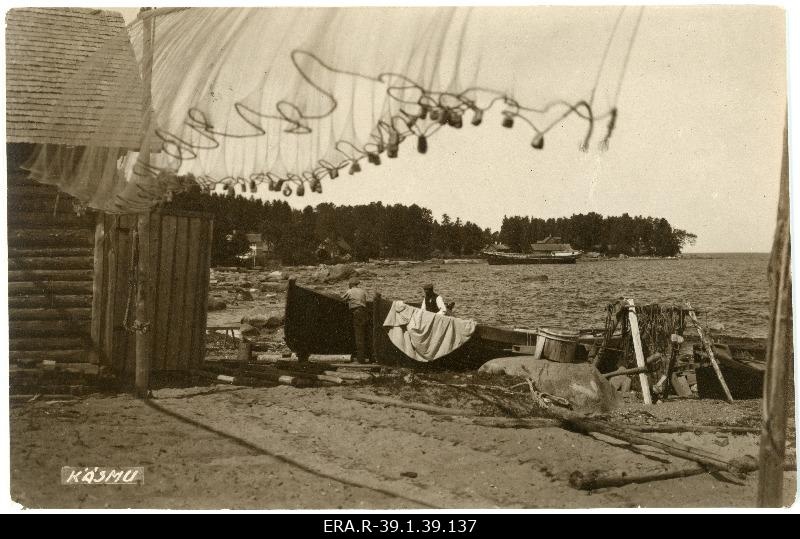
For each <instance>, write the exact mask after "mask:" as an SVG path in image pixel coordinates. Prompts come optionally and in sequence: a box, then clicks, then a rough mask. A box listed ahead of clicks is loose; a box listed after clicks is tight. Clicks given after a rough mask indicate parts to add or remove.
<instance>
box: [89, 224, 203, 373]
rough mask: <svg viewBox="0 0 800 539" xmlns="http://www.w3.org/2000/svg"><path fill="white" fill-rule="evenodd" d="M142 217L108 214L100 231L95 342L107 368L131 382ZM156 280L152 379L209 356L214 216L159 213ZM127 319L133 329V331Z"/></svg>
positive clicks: (154, 241)
mask: <svg viewBox="0 0 800 539" xmlns="http://www.w3.org/2000/svg"><path fill="white" fill-rule="evenodd" d="M136 224H137V217H136V216H135V215H103V216H101V217H100V218H99V219H98V222H97V226H96V230H95V269H96V271H95V281H94V290H95V293H94V301H93V316H92V324H91V334H92V339H93V341H94V342H95V343H97V349H98V350H99V357H98V361H99V363H100V365H101V366H104V367H108V368H110V369H111V370H112V371H113V372H114V373H115V374H116V375H118V376H121V377H123V378H132V377H133V376H134V373H135V363H136V346H135V341H136V335H135V333H134V332H133V331H131V329H130V323H131V322H133V319H134V316H135V297H136V293H135V288H134V287H133V282H134V281H135V274H134V272H133V268H135V267H136V264H135V263H133V256H134V254H133V250H132V247H133V242H134V240H135V238H136V235H135V234H134V230H135V229H136ZM150 226H151V229H150V241H151V245H150V254H151V261H150V263H151V275H152V276H153V278H154V279H156V283H155V294H154V296H153V302H152V306H151V307H152V311H151V313H150V315H149V319H150V320H151V324H150V326H149V328H148V331H151V332H153V350H152V356H151V369H152V372H153V373H168V372H188V371H189V370H191V369H197V368H200V363H201V362H202V361H203V359H204V356H205V342H206V341H205V335H206V315H207V305H208V287H209V268H210V259H211V238H212V234H213V221H212V219H211V216H210V215H209V214H205V213H199V212H183V211H175V210H169V211H165V210H164V211H162V210H158V211H154V212H153V213H152V214H151V218H150ZM126 315H127V321H128V324H127V326H128V327H126V323H125V322H126Z"/></svg>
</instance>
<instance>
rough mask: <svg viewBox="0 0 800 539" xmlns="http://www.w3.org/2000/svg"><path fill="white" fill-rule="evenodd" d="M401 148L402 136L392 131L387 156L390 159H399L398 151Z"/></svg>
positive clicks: (387, 146)
mask: <svg viewBox="0 0 800 539" xmlns="http://www.w3.org/2000/svg"><path fill="white" fill-rule="evenodd" d="M399 147H400V134H399V133H398V132H397V131H395V130H394V129H392V130H391V131H390V132H389V143H388V144H387V145H386V156H387V157H389V158H390V159H394V158H396V157H397V151H398V149H399Z"/></svg>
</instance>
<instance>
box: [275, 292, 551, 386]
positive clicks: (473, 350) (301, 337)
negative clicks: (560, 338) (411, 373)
mask: <svg viewBox="0 0 800 539" xmlns="http://www.w3.org/2000/svg"><path fill="white" fill-rule="evenodd" d="M376 302H377V304H376ZM409 305H413V303H409ZM391 306H392V302H391V301H389V300H386V299H383V298H377V300H373V301H369V302H368V304H367V312H368V327H370V328H371V329H372V332H371V335H372V338H371V339H368V343H367V350H366V354H367V357H368V358H370V359H371V360H373V361H377V362H378V363H381V364H386V365H395V366H407V367H413V368H417V369H420V368H423V369H424V368H430V369H435V370H439V369H454V370H464V369H476V368H478V367H480V366H481V365H483V364H484V363H485V362H487V361H489V360H490V359H494V358H498V357H504V356H510V355H512V353H513V352H512V347H513V346H514V345H528V346H530V345H532V344H534V342H535V336H534V334H533V333H531V332H526V331H520V330H514V329H512V328H502V327H496V326H487V325H483V324H478V325H477V326H476V328H475V333H474V334H473V336H472V337H471V338H470V339H469V341H467V342H466V343H464V344H463V345H462V346H461V347H460V348H458V349H457V350H455V351H453V352H452V353H450V354H448V355H446V356H443V357H440V358H438V359H436V361H432V362H429V363H424V362H419V361H415V360H413V359H411V358H409V357H407V356H406V355H405V354H403V352H402V351H400V350H399V349H398V348H397V347H396V346H395V345H394V344H392V342H391V341H390V340H389V337H388V335H387V333H386V331H385V330H384V328H383V321H384V320H385V319H386V316H387V315H388V313H389V309H390V308H391ZM375 320H377V321H378V323H377V325H376V324H375V323H374V321H375ZM284 338H285V340H286V344H287V346H288V347H289V348H290V349H291V350H292V351H293V352H295V353H296V354H297V356H298V357H304V356H308V355H311V354H319V355H328V354H354V353H355V336H354V335H353V317H352V315H351V314H350V310H349V309H348V308H347V304H346V303H345V302H344V301H342V300H341V299H340V298H338V297H337V296H335V295H333V294H328V293H325V292H321V291H318V290H314V289H311V288H306V287H304V286H300V285H297V284H296V283H295V282H294V281H290V282H289V290H288V291H287V295H286V317H285V321H284Z"/></svg>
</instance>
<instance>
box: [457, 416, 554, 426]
mask: <svg viewBox="0 0 800 539" xmlns="http://www.w3.org/2000/svg"><path fill="white" fill-rule="evenodd" d="M472 423H473V424H475V425H480V426H482V427H495V428H499V429H540V428H546V427H560V426H561V420H559V419H552V418H549V417H536V418H522V417H476V418H474V419H473V420H472Z"/></svg>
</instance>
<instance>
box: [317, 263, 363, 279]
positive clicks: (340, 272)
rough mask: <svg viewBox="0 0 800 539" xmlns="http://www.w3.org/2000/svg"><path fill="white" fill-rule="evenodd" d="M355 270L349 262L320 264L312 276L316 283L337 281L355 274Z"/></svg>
mask: <svg viewBox="0 0 800 539" xmlns="http://www.w3.org/2000/svg"><path fill="white" fill-rule="evenodd" d="M355 273H356V270H355V269H354V268H353V266H351V265H349V264H337V265H335V266H321V267H320V268H319V269H317V271H316V272H314V275H313V276H312V278H313V279H314V281H316V282H318V283H338V282H341V281H344V280H346V279H349V278H350V277H352V276H353V275H355Z"/></svg>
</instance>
